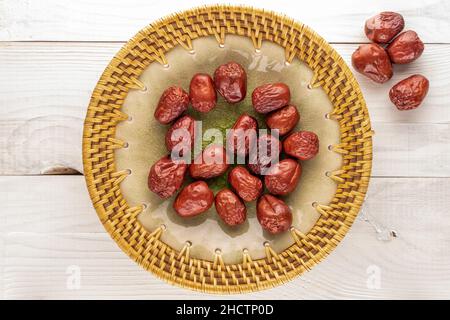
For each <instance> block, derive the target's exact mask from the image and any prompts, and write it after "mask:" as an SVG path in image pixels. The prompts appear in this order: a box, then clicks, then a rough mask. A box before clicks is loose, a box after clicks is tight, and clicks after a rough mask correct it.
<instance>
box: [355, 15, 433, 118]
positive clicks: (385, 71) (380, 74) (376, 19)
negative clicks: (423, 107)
mask: <svg viewBox="0 0 450 320" xmlns="http://www.w3.org/2000/svg"><path fill="white" fill-rule="evenodd" d="M404 27H405V21H404V19H403V17H402V15H400V14H399V13H396V12H389V11H386V12H381V13H379V14H377V15H375V16H373V17H371V18H369V19H368V20H367V21H366V23H365V28H364V30H365V33H366V36H367V38H369V40H371V41H373V43H368V44H362V45H360V46H359V48H358V49H357V50H356V51H355V52H354V53H353V55H352V64H353V67H354V68H355V69H356V71H358V72H359V73H361V74H363V75H365V76H366V77H368V78H369V79H371V80H373V81H375V82H377V83H385V82H387V81H388V80H389V79H391V78H392V75H393V68H392V64H408V63H411V62H413V61H415V60H416V59H417V58H419V57H420V56H421V55H422V52H423V50H424V48H425V46H424V44H423V42H422V40H420V38H419V36H418V35H417V33H416V32H415V31H412V30H407V31H403V32H401V31H402V30H403V28H404ZM400 32H401V33H400ZM428 87H429V82H428V79H427V78H425V77H424V76H423V75H420V74H414V75H412V76H410V77H408V78H406V79H403V80H401V81H400V82H398V83H397V84H395V85H394V86H393V87H392V88H391V90H390V91H389V98H390V99H391V101H392V103H393V104H394V105H395V106H396V107H397V109H398V110H411V109H415V108H417V107H418V106H419V105H420V104H421V103H422V101H423V99H424V98H425V96H426V95H427V93H428Z"/></svg>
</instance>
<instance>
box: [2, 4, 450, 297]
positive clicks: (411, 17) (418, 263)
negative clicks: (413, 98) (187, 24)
mask: <svg viewBox="0 0 450 320" xmlns="http://www.w3.org/2000/svg"><path fill="white" fill-rule="evenodd" d="M210 2H211V3H212V2H217V1H215V0H213V1H193V0H191V1H189V3H188V1H185V2H181V1H172V0H166V1H164V2H160V3H158V1H149V0H128V1H125V2H124V1H111V0H96V1H83V2H79V1H70V0H53V1H46V2H45V3H44V2H42V1H31V0H21V1H15V0H4V1H1V2H0V41H1V42H0V175H1V176H0V203H1V205H2V207H1V209H0V268H1V269H0V270H1V273H0V297H1V296H2V297H3V298H8V299H11V298H46V299H48V298H64V299H66V298H146V299H169V298H174V299H177V298H186V299H191V298H211V297H212V298H223V297H221V296H210V295H204V294H201V293H197V292H191V291H189V290H185V289H180V288H177V287H173V286H171V285H168V284H166V283H164V282H162V281H160V280H159V279H157V278H155V277H154V276H152V275H151V274H150V273H147V272H146V271H144V270H143V269H141V268H140V267H138V266H137V265H135V263H134V262H133V261H131V260H130V259H128V257H127V256H126V255H125V254H124V253H122V252H121V251H120V250H119V248H118V247H117V246H116V244H115V243H114V242H113V241H112V240H111V239H110V237H109V235H108V234H106V232H105V231H104V230H103V227H102V226H101V224H100V222H99V221H98V219H97V216H96V214H95V211H94V209H93V207H92V204H91V202H90V199H89V196H88V194H87V190H86V187H85V182H84V178H83V176H82V160H81V136H82V126H83V120H84V115H85V112H86V107H87V105H88V101H89V97H90V95H91V91H92V90H93V88H94V86H95V83H96V81H97V80H98V78H99V76H100V74H101V72H102V71H103V69H104V68H105V66H106V65H107V64H108V62H109V60H110V59H111V58H112V57H113V55H114V54H115V52H117V51H118V50H119V48H120V47H121V46H122V45H123V43H124V42H125V41H126V40H127V39H129V38H130V37H131V36H132V35H133V34H134V33H135V32H137V31H138V30H139V29H141V28H142V27H144V26H145V25H147V24H148V23H150V22H152V21H154V20H155V19H157V18H159V17H161V16H164V15H166V14H169V13H171V12H174V11H178V10H182V9H186V8H188V7H191V6H195V5H199V4H206V3H210ZM227 2H229V3H230V2H231V3H234V2H236V1H230V0H228V1H227ZM239 2H242V1H239ZM247 3H248V4H254V5H257V6H258V7H263V8H267V9H273V10H276V11H278V12H282V13H286V14H288V15H290V16H291V17H294V18H296V19H298V20H300V21H302V22H304V23H306V24H308V25H309V26H311V27H312V28H313V29H315V30H316V31H317V32H318V33H319V34H321V35H322V36H323V37H324V38H325V39H326V40H328V41H329V42H331V43H332V44H333V46H334V47H335V48H336V50H337V51H338V52H339V53H340V54H341V55H342V57H343V58H344V59H345V60H346V61H347V62H348V63H349V62H350V56H351V53H352V52H353V51H354V50H355V49H356V47H357V46H358V43H361V42H367V39H366V38H365V36H364V33H363V23H364V21H365V19H366V18H367V17H369V16H371V15H373V14H375V13H377V12H379V11H382V10H393V11H398V12H400V13H402V14H403V15H404V17H405V19H406V28H407V29H414V30H416V31H418V33H419V34H420V36H421V37H422V39H423V40H424V42H425V43H426V49H425V52H424V54H423V56H422V57H421V58H420V59H419V60H417V61H416V62H414V63H412V64H411V65H407V66H395V76H394V78H393V79H392V80H391V81H390V82H389V83H388V84H385V85H377V84H374V83H371V82H369V81H368V80H367V79H365V78H363V77H361V76H360V75H359V74H357V75H356V77H357V78H358V80H359V81H360V84H361V86H362V89H363V92H364V95H365V98H366V100H367V104H368V106H369V110H370V116H371V119H372V124H373V127H374V130H375V137H374V166H373V177H372V180H371V183H370V191H369V193H368V196H367V200H366V203H365V206H364V211H363V213H362V214H360V216H359V217H358V219H357V220H356V222H355V223H354V225H353V227H352V229H351V231H350V232H349V234H348V236H347V237H346V238H345V240H344V241H343V242H342V243H341V244H340V245H339V247H338V248H337V249H336V250H335V251H334V252H333V253H332V254H331V255H330V256H329V257H328V258H327V259H326V260H325V261H324V262H322V263H321V264H319V265H318V266H317V267H315V268H314V269H313V270H312V271H311V272H309V273H307V274H305V275H304V276H303V277H301V278H298V279H296V280H294V281H291V282H289V283H287V284H286V285H284V286H279V287H277V288H274V289H271V290H267V291H262V292H257V293H253V294H248V295H242V296H233V298H252V299H253V298H280V299H289V298H295V299H303V298H321V299H322V298H344V299H347V298H362V299H366V298H447V299H448V298H450V231H449V230H450V179H449V177H450V76H449V74H450V59H449V52H450V2H448V1H435V0H423V1H413V0H405V1H391V0H389V1H388V0H383V1H377V2H376V4H371V5H368V4H366V3H365V2H362V1H353V0H340V1H308V2H302V3H303V4H302V5H300V2H299V4H294V2H293V1H285V0H278V1H266V0H260V1H247ZM413 73H422V74H424V75H425V76H427V77H428V78H429V79H430V92H429V95H428V97H427V99H426V101H425V103H424V104H423V105H422V106H421V107H420V108H419V109H417V110H414V111H408V112H399V111H397V110H396V109H395V108H394V107H393V106H392V105H391V104H390V102H389V99H388V95H387V93H388V90H389V88H390V86H391V85H392V84H394V83H395V82H397V81H398V80H400V79H402V78H405V77H406V76H408V75H411V74H413Z"/></svg>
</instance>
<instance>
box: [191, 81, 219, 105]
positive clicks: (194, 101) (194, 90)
mask: <svg viewBox="0 0 450 320" xmlns="http://www.w3.org/2000/svg"><path fill="white" fill-rule="evenodd" d="M189 99H190V100H191V105H192V108H193V109H194V110H197V111H199V112H208V111H211V110H212V109H213V108H214V107H215V106H216V103H217V94H216V89H215V88H214V82H213V80H212V79H211V77H210V76H209V75H208V74H205V73H197V74H196V75H194V76H193V77H192V80H191V83H190V85H189Z"/></svg>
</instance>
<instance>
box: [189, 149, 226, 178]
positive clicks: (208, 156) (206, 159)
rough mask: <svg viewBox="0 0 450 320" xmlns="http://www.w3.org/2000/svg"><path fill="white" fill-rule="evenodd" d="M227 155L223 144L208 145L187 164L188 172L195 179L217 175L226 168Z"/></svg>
mask: <svg viewBox="0 0 450 320" xmlns="http://www.w3.org/2000/svg"><path fill="white" fill-rule="evenodd" d="M226 158H227V155H226V151H225V149H224V147H223V146H221V145H218V144H212V145H209V146H207V147H206V148H205V150H203V152H202V153H201V154H199V155H198V156H197V157H196V158H195V159H194V162H193V163H191V165H190V166H189V173H190V175H191V177H192V178H195V179H199V178H201V179H209V178H213V177H218V176H220V175H222V174H224V173H225V171H227V169H228V166H229V165H228V164H227V161H226Z"/></svg>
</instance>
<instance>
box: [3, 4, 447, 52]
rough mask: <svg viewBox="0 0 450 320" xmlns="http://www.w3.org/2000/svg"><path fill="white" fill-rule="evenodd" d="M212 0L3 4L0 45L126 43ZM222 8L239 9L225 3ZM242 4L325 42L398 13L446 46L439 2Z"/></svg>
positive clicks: (359, 32)
mask: <svg viewBox="0 0 450 320" xmlns="http://www.w3.org/2000/svg"><path fill="white" fill-rule="evenodd" d="M216 2H217V1H216V0H195V1H189V2H180V1H175V0H167V1H165V2H164V5H161V4H160V2H158V1H146V0H129V1H127V2H126V3H124V2H119V1H113V2H111V1H110V0H97V1H84V2H77V3H74V2H73V1H70V0H51V1H47V2H46V3H45V5H42V3H39V2H34V1H14V0H7V1H3V2H2V5H1V6H0V12H1V13H2V14H1V15H2V20H1V22H0V23H1V24H0V41H42V40H45V41H126V40H128V39H129V38H130V37H132V36H133V35H134V34H135V33H136V32H137V31H138V30H139V29H141V28H143V27H144V26H146V25H148V24H149V23H151V22H153V21H155V20H157V19H159V18H161V17H163V16H166V15H168V14H171V13H173V12H179V11H182V10H185V9H188V8H191V7H195V6H198V5H204V4H215V3H216ZM227 3H230V4H240V3H242V1H237V0H231V1H228V2H227ZM246 4H247V5H251V6H255V7H259V8H265V9H267V10H274V11H276V12H279V13H284V14H286V15H289V16H290V17H292V18H294V19H297V20H299V21H302V22H303V23H306V24H307V25H309V26H311V27H312V28H313V29H314V30H315V31H317V32H318V33H319V34H320V35H322V36H323V37H324V38H325V39H326V40H327V41H331V42H362V41H367V39H366V38H365V36H364V32H363V25H364V21H365V20H366V19H367V18H368V17H370V16H372V15H373V14H376V13H378V12H380V11H385V10H391V11H398V12H400V13H401V14H403V15H404V17H405V20H406V27H407V28H408V29H415V30H417V31H418V32H420V35H421V37H422V38H423V39H424V41H426V42H438V43H449V42H450V19H449V18H450V16H449V12H450V4H449V3H448V2H447V1H444V0H421V1H414V3H412V1H411V0H400V1H391V0H380V1H377V2H376V3H371V4H370V6H368V5H367V4H365V3H363V2H355V1H353V0H341V1H339V2H338V1H332V0H325V2H324V1H320V2H319V1H310V2H308V3H303V2H293V1H288V0H281V1H276V2H274V1H269V0H258V1H256V0H249V1H246Z"/></svg>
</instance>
